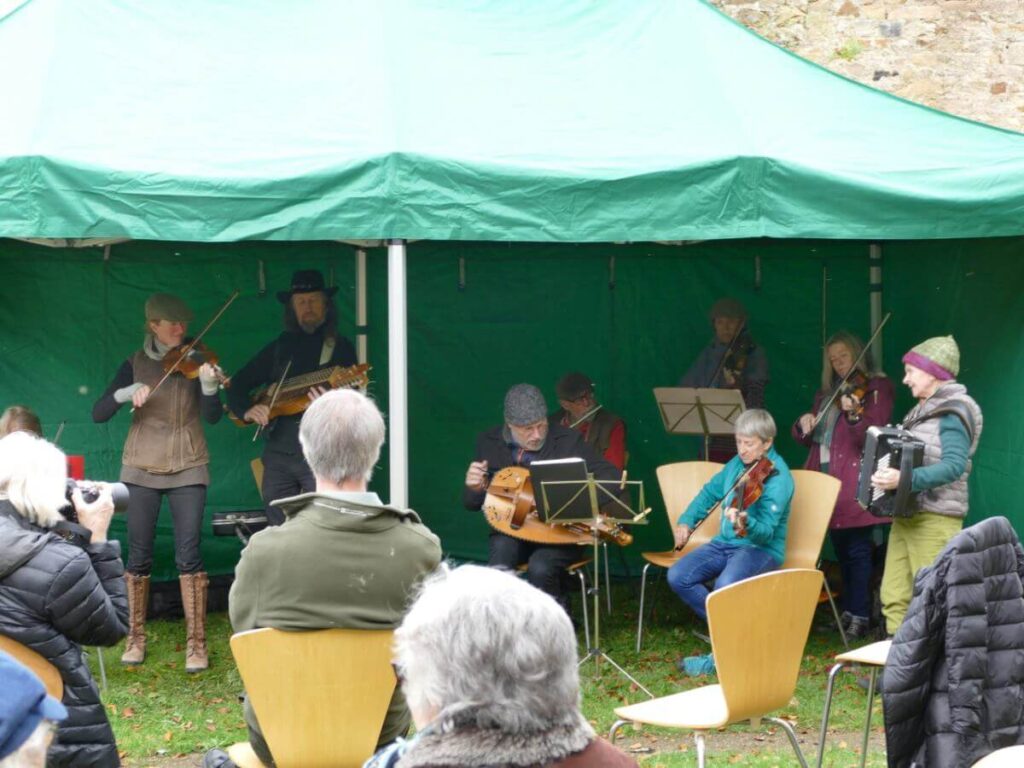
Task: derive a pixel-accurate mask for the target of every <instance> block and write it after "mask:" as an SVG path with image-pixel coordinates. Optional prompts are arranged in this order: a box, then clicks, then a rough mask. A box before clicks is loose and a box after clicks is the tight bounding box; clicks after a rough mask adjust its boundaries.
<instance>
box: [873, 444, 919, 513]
mask: <svg viewBox="0 0 1024 768" xmlns="http://www.w3.org/2000/svg"><path fill="white" fill-rule="evenodd" d="M923 460H924V443H923V442H921V441H920V440H918V439H917V438H916V437H914V436H913V435H912V434H910V433H909V432H907V431H906V430H905V429H900V428H899V427H868V433H867V435H866V436H865V438H864V456H863V458H862V459H861V462H860V476H859V478H858V480H857V503H858V504H860V505H861V506H862V507H863V508H864V509H866V510H867V511H868V512H870V513H871V514H873V515H876V516H878V517H910V516H911V515H913V514H914V509H913V504H912V502H913V500H914V497H915V496H916V495H917V494H915V493H913V492H911V490H910V485H911V482H912V480H913V478H912V475H913V472H914V469H915V468H916V467H920V466H921V462H922V461H923ZM888 468H892V469H898V470H899V471H900V484H899V487H897V488H895V489H894V490H891V491H883V490H881V489H880V488H875V487H874V486H873V485H871V476H872V475H873V474H874V473H875V472H877V471H878V470H880V469H888Z"/></svg>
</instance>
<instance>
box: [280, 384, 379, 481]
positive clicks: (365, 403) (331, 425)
mask: <svg viewBox="0 0 1024 768" xmlns="http://www.w3.org/2000/svg"><path fill="white" fill-rule="evenodd" d="M299 442H300V443H301V444H302V453H303V455H304V456H305V457H306V462H307V463H308V464H309V468H310V469H311V470H313V474H314V475H316V476H317V477H321V478H323V479H325V480H330V481H331V482H332V483H337V484H339V485H340V484H341V483H342V482H344V481H345V480H358V481H362V482H367V483H368V482H369V481H370V476H371V475H372V474H373V467H374V465H375V464H376V463H377V459H378V458H380V448H381V446H382V445H383V444H384V417H383V416H381V414H380V410H379V409H378V408H377V405H376V404H375V403H374V402H373V400H371V399H370V398H368V397H367V396H366V395H364V394H362V393H361V392H357V391H356V390H354V389H335V390H331V391H330V392H326V393H324V394H323V395H321V396H320V397H318V398H317V399H316V400H314V401H313V403H312V405H310V406H309V408H307V409H306V412H305V413H304V414H303V415H302V423H301V424H300V425H299Z"/></svg>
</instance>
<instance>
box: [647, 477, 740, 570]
mask: <svg viewBox="0 0 1024 768" xmlns="http://www.w3.org/2000/svg"><path fill="white" fill-rule="evenodd" d="M723 466H724V465H723V464H719V463H718V462H715V461H678V462H676V463H675V464H662V465H661V466H660V467H658V470H657V472H658V485H659V487H660V488H661V498H662V500H664V502H665V514H666V515H667V516H668V525H669V530H672V529H673V528H674V527H675V524H676V520H678V519H679V515H681V514H682V513H683V511H684V510H685V509H686V507H687V506H688V505H689V503H690V502H691V501H693V498H694V497H695V496H696V495H697V494H698V493H700V489H701V488H703V487H704V484H705V483H707V481H708V480H710V479H711V478H712V477H714V475H715V473H717V472H718V471H719V470H721V468H722V467H723ZM721 525H722V517H721V515H719V514H717V513H716V514H713V515H711V517H709V518H708V519H706V520H705V521H704V522H703V523H701V525H700V527H699V528H697V530H696V531H694V533H693V535H692V536H691V537H690V540H689V541H688V542H687V543H686V546H685V547H683V551H682V552H681V553H680V557H681V556H682V555H685V554H687V553H689V552H691V551H692V550H694V549H696V548H697V547H699V546H700V545H701V544H707V543H708V542H709V541H711V539H713V538H714V537H715V536H717V535H718V532H719V530H720V529H721Z"/></svg>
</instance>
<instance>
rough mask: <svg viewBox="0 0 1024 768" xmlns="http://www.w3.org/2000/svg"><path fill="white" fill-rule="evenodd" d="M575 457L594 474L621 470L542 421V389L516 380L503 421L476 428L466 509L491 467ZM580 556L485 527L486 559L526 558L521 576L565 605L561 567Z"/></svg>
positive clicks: (505, 562)
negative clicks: (487, 533)
mask: <svg viewBox="0 0 1024 768" xmlns="http://www.w3.org/2000/svg"><path fill="white" fill-rule="evenodd" d="M568 458H580V459H583V460H584V461H586V462H587V469H588V470H589V471H590V472H592V473H593V475H594V478H595V479H597V480H618V479H619V478H620V477H621V473H620V472H619V471H618V470H617V469H616V468H615V467H614V466H612V465H611V464H609V463H608V462H607V461H605V460H604V459H603V458H601V456H600V455H598V453H597V452H596V451H595V450H594V449H593V448H591V447H590V446H589V445H587V444H586V442H585V441H584V440H583V435H581V434H580V433H579V432H577V431H576V430H574V429H569V428H568V427H563V426H562V425H561V424H548V407H547V403H545V402H544V395H543V394H541V391H540V390H539V389H537V387H535V386H533V385H532V384H516V385H515V386H514V387H512V388H511V389H510V390H509V391H508V392H507V393H506V395H505V423H504V424H502V425H501V426H497V427H494V428H493V429H489V430H487V431H486V432H481V433H480V435H478V436H477V440H476V453H475V455H474V457H473V461H472V463H470V465H469V469H467V470H466V487H465V488H464V489H463V495H462V500H463V503H464V504H465V506H466V509H471V510H479V509H480V508H481V507H482V506H483V503H484V499H485V498H486V496H487V486H488V484H489V483H490V480H491V478H492V477H493V476H494V473H495V472H497V471H498V470H500V469H504V468H505V467H511V466H519V467H529V466H530V464H531V462H533V461H535V460H548V459H568ZM579 557H580V548H579V547H578V546H573V545H569V546H561V545H550V544H534V543H531V542H528V541H522V540H520V539H514V538H512V537H511V536H506V535H505V534H504V533H500V532H498V531H492V532H491V538H490V555H489V558H488V564H489V565H492V566H494V567H497V568H503V569H505V570H509V571H515V569H516V566H518V565H521V564H522V563H527V566H528V567H527V571H526V577H527V579H529V581H530V583H531V584H532V585H533V586H535V587H537V588H538V589H540V590H542V591H544V592H547V593H548V594H549V595H551V596H552V597H554V598H555V599H556V600H558V602H559V603H560V604H561V606H562V607H563V608H566V609H568V607H569V601H568V596H567V594H566V590H565V584H564V576H565V569H566V567H567V566H569V565H571V564H572V563H573V562H574V561H576V560H578V559H579Z"/></svg>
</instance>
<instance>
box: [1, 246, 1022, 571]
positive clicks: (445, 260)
mask: <svg viewBox="0 0 1024 768" xmlns="http://www.w3.org/2000/svg"><path fill="white" fill-rule="evenodd" d="M1022 250H1024V239H1022V238H1007V239H987V240H964V241H947V242H943V243H941V244H936V243H927V242H892V243H885V244H883V247H882V252H883V261H884V300H885V307H886V309H888V310H892V312H893V318H892V320H891V322H890V323H889V325H888V326H887V328H886V331H885V334H884V343H885V346H884V352H885V370H886V371H887V372H888V373H889V375H890V376H892V377H893V378H894V379H897V380H898V379H899V378H900V377H901V364H900V362H899V359H900V357H901V355H902V354H903V352H904V351H905V350H906V349H907V348H909V347H910V346H911V345H913V344H915V343H917V342H918V341H920V340H921V339H923V338H925V337H927V336H932V335H938V334H946V333H953V334H954V335H955V336H956V337H957V339H958V341H959V342H960V345H961V350H962V371H961V375H960V379H961V380H962V381H963V382H964V383H965V384H966V385H967V386H968V388H969V389H970V391H971V393H972V394H973V395H974V396H975V397H976V398H977V399H978V401H979V402H980V403H981V405H982V408H983V409H984V411H985V416H986V426H985V432H984V436H983V438H982V442H981V447H980V450H979V452H978V455H977V457H976V461H975V469H974V473H973V475H972V478H971V479H972V482H971V493H972V497H971V498H972V501H971V503H972V512H971V519H978V518H980V517H983V516H988V515H994V514H1005V515H1007V516H1008V517H1009V518H1010V519H1011V520H1012V521H1013V522H1014V524H1015V525H1016V527H1017V528H1018V530H1019V531H1024V511H1022V510H1020V509H1019V508H1018V506H1017V505H1016V504H1015V502H1014V499H1015V491H1016V482H1015V481H1016V478H1017V476H1018V475H1019V470H1018V467H1019V465H1020V462H1021V460H1022V459H1024V455H1022V454H1024V412H1022V409H1021V408H1020V407H1019V404H1018V402H1017V398H1018V396H1019V391H1020V387H1019V386H1018V385H1015V384H1014V382H1018V381H1019V380H1020V376H1021V374H1024V370H1022V369H1024V342H1022V334H1021V330H1022V319H1024V274H1022V272H1021V270H1020V269H1019V267H1018V264H1019V261H1020V258H1021V254H1022ZM867 253H868V246H867V244H866V243H863V242H853V241H805V240H799V241H797V240H754V241H719V242H707V243H697V244H692V245H688V246H670V245H653V244H651V245H648V244H633V245H578V246H566V245H538V244H532V245H531V244H518V245H504V244H493V243H436V242H422V243H413V244H411V245H410V246H409V261H408V269H409V279H408V314H409V392H410V394H409V414H410V416H409V430H410V448H409V455H410V501H411V505H412V506H413V507H415V508H416V509H417V510H418V511H420V512H421V514H422V515H423V516H424V518H425V520H426V521H427V523H428V524H429V525H430V526H431V528H433V529H434V530H435V531H436V532H437V533H438V534H439V535H440V536H441V539H442V541H443V543H444V546H445V551H446V552H447V553H448V554H449V555H451V556H454V557H458V558H467V559H482V558H484V557H485V556H486V535H487V531H488V529H487V526H486V524H485V523H484V521H483V520H482V519H481V516H480V515H474V514H472V513H469V512H466V511H464V510H463V509H462V507H461V499H460V496H461V484H462V478H463V475H464V472H465V467H466V464H467V463H468V461H469V459H470V457H471V454H472V450H473V441H474V436H475V434H476V432H478V431H479V430H481V429H484V428H486V427H488V426H491V425H493V424H495V423H498V422H499V421H500V419H501V401H502V397H503V394H504V391H505V390H506V389H507V387H508V386H510V385H511V384H514V383H516V382H519V381H531V382H534V383H536V384H538V385H539V386H541V388H542V389H543V390H544V391H545V393H546V394H547V395H548V397H549V398H550V402H551V403H552V405H553V404H554V393H553V389H554V382H555V380H556V379H557V378H558V376H559V375H561V374H562V373H564V372H565V371H568V370H571V369H576V368H578V369H582V370H584V371H586V372H587V373H589V374H590V375H591V376H592V377H593V378H594V380H595V381H596V382H597V384H598V391H599V395H600V398H601V400H602V401H603V402H604V403H605V404H606V406H607V407H608V408H610V409H612V410H614V411H617V412H618V413H620V414H621V415H622V416H623V417H624V418H625V419H626V421H627V423H628V425H629V436H628V437H629V451H630V463H629V469H630V476H631V477H632V478H634V479H642V480H644V482H645V484H646V492H647V500H648V504H649V505H651V506H653V507H654V513H653V514H652V515H651V517H650V523H651V524H650V525H649V526H647V528H646V529H645V530H642V531H638V533H637V543H636V544H634V546H633V547H632V548H631V549H630V550H629V552H630V555H631V556H633V557H635V556H636V553H638V552H639V551H641V550H645V549H659V548H663V547H664V545H665V541H666V540H667V536H668V531H667V528H666V525H665V522H664V512H663V507H662V504H661V497H660V494H659V492H658V489H657V484H656V480H655V475H654V469H655V467H656V466H657V465H658V464H662V463H665V462H670V461H678V460H686V459H691V458H694V457H695V455H696V448H697V445H696V441H695V440H693V439H689V438H682V437H675V436H669V435H667V434H665V432H664V429H663V427H662V425H661V421H660V418H659V416H658V413H657V409H656V407H655V405H654V400H653V397H652V395H651V389H652V387H654V386H662V385H670V384H673V383H675V382H676V381H677V379H678V378H679V376H680V374H681V373H682V371H683V370H684V369H685V368H686V366H687V365H688V363H689V361H690V360H691V359H692V358H693V357H694V356H695V355H696V353H697V351H698V350H699V349H700V348H701V347H702V346H703V345H704V344H705V343H706V342H707V341H708V339H709V337H710V327H709V325H708V322H707V317H706V314H707V310H708V308H709V306H710V304H711V302H712V301H713V300H714V299H715V298H716V297H718V296H722V295H732V296H735V297H737V298H739V299H741V300H742V301H743V302H744V303H745V304H746V305H747V307H748V309H749V310H750V313H751V329H752V332H753V334H754V336H755V338H756V339H757V340H758V341H759V342H760V343H762V344H764V345H765V347H766V348H767V352H768V357H769V361H770V364H771V371H772V380H771V383H770V385H769V387H768V394H767V400H768V403H767V405H768V408H769V409H770V410H771V412H772V413H773V414H774V416H775V417H776V420H777V422H778V424H779V427H780V436H779V439H778V442H779V447H780V448H781V450H782V453H783V455H784V456H785V457H786V459H787V460H788V461H789V462H790V464H791V465H793V466H799V465H800V464H801V463H802V462H803V459H804V456H805V452H804V450H803V449H801V448H800V447H798V446H796V444H795V443H794V442H793V441H792V440H791V438H790V437H789V435H788V429H789V425H790V424H791V423H792V421H793V420H794V419H795V418H796V417H797V416H799V414H800V413H803V412H804V411H805V410H806V409H807V408H808V407H809V405H810V403H811V400H812V397H813V393H814V389H815V387H816V382H817V381H818V379H819V377H820V368H821V356H820V348H821V343H822V338H823V328H822V277H823V268H827V277H828V282H827V304H826V307H825V316H826V319H827V329H826V331H827V332H828V333H831V332H833V331H835V330H837V329H839V328H849V329H851V330H853V331H855V332H857V333H860V334H862V335H866V334H867V331H868V329H869V313H868V289H869V281H868V258H867ZM460 259H465V270H464V274H465V285H464V286H462V287H460V282H459V278H460V268H459V266H460V265H459V261H460ZM299 267H316V268H319V269H322V270H324V272H325V273H327V274H332V275H333V277H334V280H335V282H336V284H337V285H339V286H340V289H341V290H340V292H339V297H338V299H339V304H340V308H341V315H342V330H343V331H344V332H345V333H347V334H349V335H351V334H353V333H354V331H355V329H354V326H353V323H352V309H351V308H352V306H353V301H354V293H355V286H354V275H355V270H354V249H353V247H352V246H350V245H344V244H339V243H328V242H309V243H259V242H250V243H236V244H224V245H217V244H193V243H158V242H141V241H140V242H131V243H125V244H120V245H115V246H113V247H112V248H110V250H109V258H107V259H105V258H104V251H103V250H102V249H95V248H90V249H79V250H75V249H51V248H46V247H42V246H37V245H30V244H26V243H21V242H16V241H10V240H4V241H0V284H2V285H4V289H3V294H2V301H0V359H2V360H3V363H2V375H0V404H2V405H4V406H6V405H8V404H11V403H25V404H27V405H30V406H31V407H33V408H36V409H37V410H38V411H39V412H40V414H41V416H42V418H43V421H44V426H45V429H46V432H47V434H48V435H49V436H52V435H53V434H54V433H55V431H56V427H57V425H58V423H59V422H60V421H62V420H66V422H67V426H66V428H65V431H64V434H63V438H62V440H61V443H62V447H63V448H64V449H65V450H66V451H67V452H69V453H83V454H85V456H86V468H87V472H88V475H89V476H90V477H94V478H97V479H111V478H116V477H117V473H118V470H119V465H120V453H121V447H122V444H123V441H124V436H125V433H126V430H127V424H128V416H127V413H126V412H125V411H124V410H122V412H121V413H119V414H118V415H117V416H116V417H115V418H114V419H113V420H111V421H110V422H108V423H107V424H105V425H96V424H93V423H92V421H91V418H90V409H91V406H92V403H93V401H94V400H95V398H96V397H97V396H98V395H99V393H100V392H102V390H103V388H104V387H105V386H106V384H107V383H108V381H109V379H110V378H111V377H112V376H113V374H114V371H115V370H116V368H117V366H118V365H119V364H120V362H121V361H122V360H123V359H124V358H125V357H126V356H127V355H128V354H129V353H130V352H131V351H132V350H133V349H135V348H136V347H137V345H138V343H139V341H140V340H141V330H142V305H143V302H144V301H145V298H146V296H147V295H148V294H149V293H150V292H152V291H155V290H168V291H171V292H175V293H178V294H179V295H181V296H183V297H184V298H185V299H186V300H187V301H188V302H189V303H190V304H191V305H192V307H193V309H194V310H195V311H196V316H197V322H196V324H195V329H198V328H199V327H201V325H202V324H203V323H204V322H205V320H206V319H207V318H209V317H210V316H212V314H213V312H214V311H215V310H216V309H217V308H218V307H219V306H220V304H221V303H222V302H223V301H224V300H225V299H226V298H227V296H228V295H229V294H230V292H231V291H232V290H234V289H235V288H238V289H239V290H241V292H242V295H241V296H240V298H239V299H238V300H237V301H236V302H235V304H234V305H233V306H232V307H231V309H229V310H228V312H227V313H226V314H225V316H224V317H223V319H222V320H221V322H220V323H219V324H218V325H217V326H216V327H215V328H214V330H213V331H211V332H210V335H209V337H208V341H209V343H210V345H211V346H212V347H213V348H214V349H215V350H216V351H217V352H219V353H220V355H221V361H222V365H223V366H224V368H225V369H226V370H227V371H228V372H229V373H230V372H231V371H233V370H236V369H237V368H238V367H239V366H241V365H242V364H243V363H244V362H245V361H246V359H248V357H249V356H250V355H251V354H252V353H253V352H255V350H256V349H257V348H258V347H259V346H260V345H262V344H264V343H266V341H268V340H269V339H270V338H272V337H273V336H274V335H275V334H276V333H277V332H278V331H279V330H280V323H281V307H280V304H278V302H277V301H276V299H275V297H274V292H275V291H276V290H279V289H280V288H281V287H283V286H285V285H286V284H287V281H288V279H289V276H290V274H291V271H292V270H293V269H295V268H299ZM261 269H262V272H263V274H264V276H265V286H266V293H265V295H263V296H262V297H261V296H260V295H258V289H259V287H260V281H259V278H260V274H261ZM386 286H387V264H386V255H385V253H384V251H383V250H380V249H378V250H370V251H369V254H368V288H369V310H370V316H369V323H368V344H369V358H370V362H371V364H373V366H374V370H373V373H372V379H373V380H374V384H373V386H372V392H373V394H374V395H375V396H376V397H377V398H378V399H379V401H380V403H381V406H382V408H383V409H384V410H385V412H386V410H387V387H386V382H387V306H386V296H387V290H386ZM897 391H898V392H899V400H898V402H897V406H896V416H897V417H900V416H902V414H903V413H905V412H906V410H907V409H908V408H909V407H910V406H911V404H912V403H911V401H910V398H909V395H908V394H907V392H906V388H905V387H903V386H902V385H897ZM207 435H208V438H209V441H210V449H211V456H212V459H211V473H212V476H213V483H212V485H211V488H210V496H209V503H208V508H207V513H208V514H210V513H212V512H214V511H222V510H227V509H245V508H253V507H256V506H258V504H259V501H258V496H257V493H256V489H255V486H254V484H253V482H252V477H251V474H250V470H249V459H251V458H252V457H254V456H256V455H258V453H259V445H258V444H254V443H253V442H252V440H251V431H250V430H241V429H238V428H237V427H235V426H234V425H232V424H231V423H229V422H228V421H227V420H223V421H222V422H221V423H220V424H218V425H216V426H213V427H207ZM386 458H387V452H386V450H385V452H384V455H383V456H382V459H381V469H380V470H379V471H378V473H377V475H376V476H375V478H374V483H373V485H374V488H375V489H376V490H378V492H379V493H381V495H382V496H383V497H386V495H387V487H388V485H387V472H386V469H387V468H386ZM116 532H117V533H118V535H121V536H123V523H118V524H117V528H116ZM158 536H159V541H158V547H157V549H158V555H159V557H158V561H157V565H156V576H157V577H158V578H170V577H172V576H173V573H174V567H173V561H172V559H171V553H172V552H173V547H172V545H171V528H170V522H169V519H167V515H164V516H163V518H162V520H161V524H160V526H159V531H158ZM238 550H239V544H238V542H237V541H235V540H233V539H230V538H215V537H213V536H212V535H206V536H205V538H204V542H203V552H204V556H205V558H206V561H207V565H208V567H209V568H210V570H211V571H213V572H218V573H221V572H230V571H231V570H232V569H233V567H234V563H235V561H236V560H237V557H238Z"/></svg>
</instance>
